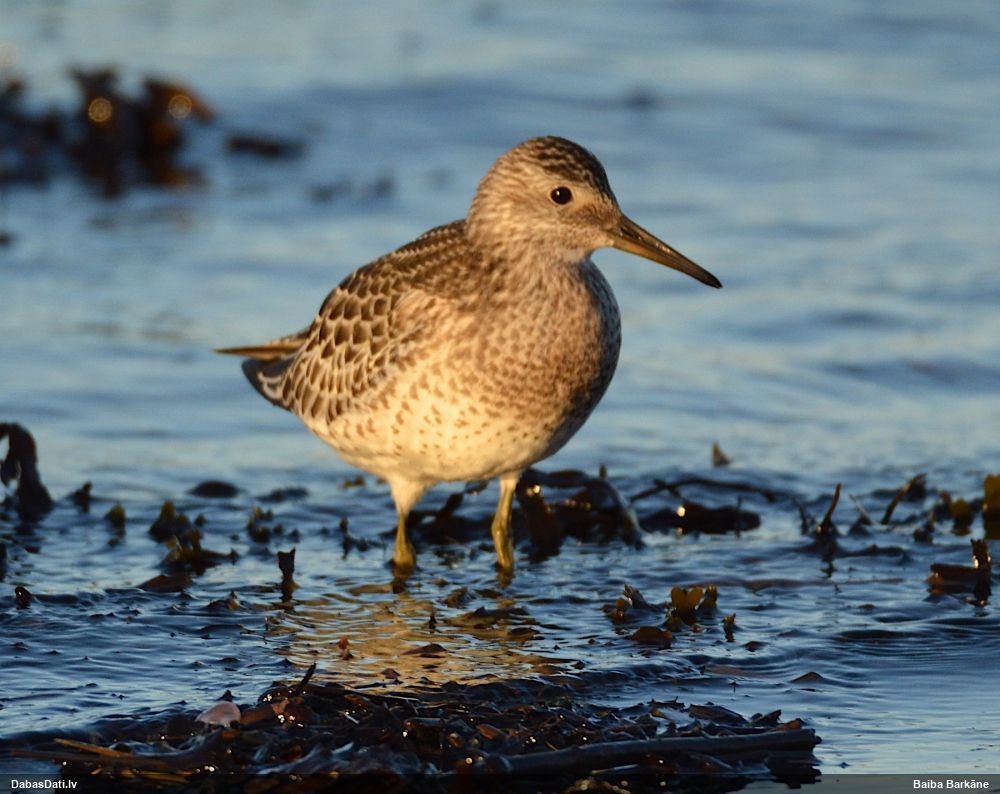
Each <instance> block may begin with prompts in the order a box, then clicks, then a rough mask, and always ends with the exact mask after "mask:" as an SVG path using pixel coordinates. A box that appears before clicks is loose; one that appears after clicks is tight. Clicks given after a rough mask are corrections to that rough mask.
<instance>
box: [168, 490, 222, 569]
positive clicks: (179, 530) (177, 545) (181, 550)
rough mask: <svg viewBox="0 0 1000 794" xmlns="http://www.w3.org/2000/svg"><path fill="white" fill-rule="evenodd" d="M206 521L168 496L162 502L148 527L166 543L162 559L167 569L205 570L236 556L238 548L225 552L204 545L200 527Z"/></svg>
mask: <svg viewBox="0 0 1000 794" xmlns="http://www.w3.org/2000/svg"><path fill="white" fill-rule="evenodd" d="M204 523H205V521H204V519H203V518H202V517H201V516H198V517H197V518H195V520H194V521H193V522H192V521H191V520H190V519H189V518H188V517H187V515H186V514H185V513H182V512H180V511H178V510H177V508H176V507H174V503H173V502H171V501H169V500H168V501H166V502H164V503H163V506H162V507H161V508H160V515H159V516H158V517H157V518H156V520H155V521H154V522H153V523H152V524H151V525H150V527H149V534H150V535H151V536H152V537H153V538H154V539H155V540H156V541H157V542H159V543H163V544H164V545H165V546H166V547H167V555H166V556H165V557H164V558H163V561H162V562H161V563H160V565H161V567H163V568H164V569H166V571H167V573H181V572H184V571H189V572H193V573H195V574H202V573H204V572H205V570H207V569H208V568H211V567H212V566H214V565H218V564H219V563H221V562H234V561H235V560H236V552H235V551H230V552H229V553H228V554H223V553H220V552H217V551H211V550H209V549H206V548H203V547H202V545H201V540H202V535H201V527H202V526H203V525H204Z"/></svg>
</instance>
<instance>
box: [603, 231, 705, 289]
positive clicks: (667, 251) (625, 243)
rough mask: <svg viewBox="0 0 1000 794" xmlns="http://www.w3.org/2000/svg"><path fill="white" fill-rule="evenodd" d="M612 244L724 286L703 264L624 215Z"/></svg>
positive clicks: (703, 280)
mask: <svg viewBox="0 0 1000 794" xmlns="http://www.w3.org/2000/svg"><path fill="white" fill-rule="evenodd" d="M611 245H613V246H614V247H615V248H617V249H618V250H620V251H628V252H629V253H630V254H635V255H636V256H641V257H643V258H644V259H649V260H651V261H653V262H658V263H659V264H661V265H666V266H667V267H671V268H673V269H674V270H679V271H680V272H681V273H686V274H687V275H689V276H691V278H696V279H698V281H700V282H701V283H702V284H708V286H710V287H716V288H718V287H721V286H722V282H721V281H719V279H717V278H716V277H715V276H713V275H712V274H711V273H709V272H708V271H707V270H705V268H703V267H702V266H701V265H697V264H695V263H694V262H692V261H691V260H690V259H688V258H687V257H686V256H684V254H682V253H680V252H679V251H675V250H674V249H673V248H671V247H670V246H669V245H667V244H666V243H665V242H663V241H662V240H659V239H657V238H656V237H653V235H651V234H650V233H649V232H647V231H646V230H645V229H643V228H642V227H641V226H640V225H639V224H638V223H636V222H635V221H633V220H629V219H628V218H626V217H625V216H624V215H623V216H622V219H621V223H620V224H619V226H618V228H617V229H615V230H614V231H612V232H611Z"/></svg>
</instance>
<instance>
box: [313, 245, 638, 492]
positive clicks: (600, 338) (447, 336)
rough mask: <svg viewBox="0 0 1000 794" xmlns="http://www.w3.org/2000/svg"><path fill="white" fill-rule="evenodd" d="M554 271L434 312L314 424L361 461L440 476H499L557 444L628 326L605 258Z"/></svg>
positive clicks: (576, 421) (606, 372)
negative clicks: (345, 404)
mask: <svg viewBox="0 0 1000 794" xmlns="http://www.w3.org/2000/svg"><path fill="white" fill-rule="evenodd" d="M545 275H546V276H548V278H544V279H543V278H540V277H539V278H534V279H530V278H529V279H522V280H521V282H520V283H519V284H518V285H517V286H516V288H512V286H511V285H510V284H507V285H504V286H503V287H502V288H499V289H497V288H494V289H489V290H486V291H485V292H484V293H483V294H481V295H480V296H478V298H477V300H475V301H472V302H470V303H469V305H468V306H467V307H466V308H465V309H464V310H463V311H458V312H456V311H454V307H450V309H451V310H449V311H446V312H445V311H442V313H441V316H438V317H428V318H427V320H428V323H429V325H430V327H431V328H432V329H433V330H432V332H431V333H429V334H428V335H427V336H426V337H425V338H424V339H422V340H421V341H420V342H419V343H417V344H416V345H415V346H414V348H413V350H412V351H411V354H410V356H409V357H408V361H407V362H406V363H405V365H403V366H401V367H400V368H399V369H397V370H396V372H395V373H394V375H393V377H392V378H391V379H390V380H389V381H387V382H386V383H384V384H381V387H380V388H379V389H378V390H377V392H378V393H377V394H376V393H375V392H374V391H373V393H372V400H370V401H367V405H365V406H364V410H363V411H359V412H357V413H355V412H350V413H349V414H348V415H346V416H344V417H342V418H341V419H339V420H338V421H337V422H334V423H332V424H330V425H329V427H328V428H323V429H322V430H321V429H317V428H313V429H314V431H316V432H317V433H318V434H319V435H320V436H321V437H323V438H324V439H325V440H326V441H327V442H328V443H330V444H331V445H332V446H333V447H334V448H335V449H336V450H337V451H338V452H339V453H340V455H341V456H342V457H343V458H344V459H345V460H347V461H348V462H349V463H351V464H353V465H356V466H359V467H361V468H364V469H367V470H368V471H372V472H375V473H376V474H380V475H381V476H385V477H391V476H393V475H394V474H400V473H404V474H405V475H406V476H408V477H410V478H420V479H426V480H428V481H437V480H477V479H488V478H492V477H494V476H497V475H499V474H501V473H504V472H507V471H514V470H519V469H522V468H524V467H526V466H528V465H531V464H532V463H535V462H536V461H538V460H541V459H543V458H545V457H547V456H549V455H551V454H553V453H554V452H556V451H557V450H558V449H559V448H560V447H562V446H563V444H565V443H566V442H567V441H568V440H569V439H570V438H571V437H572V436H573V434H574V433H576V431H577V430H579V429H580V427H581V426H582V425H583V423H584V422H585V421H586V419H587V417H588V416H589V415H590V412H591V411H592V410H593V408H594V406H596V405H597V403H598V401H599V400H600V399H601V397H602V396H603V395H604V392H605V390H606V389H607V387H608V384H609V383H610V382H611V378H612V376H613V374H614V371H615V367H616V365H617V362H618V351H619V347H620V343H621V326H620V317H619V312H618V305H617V303H616V301H615V298H614V295H613V294H612V292H611V288H610V286H609V285H608V283H607V281H606V280H605V279H604V277H603V276H602V275H601V273H600V271H598V270H597V268H596V267H595V266H594V265H593V264H591V263H589V262H587V263H584V264H582V265H580V266H578V267H576V268H573V269H569V268H567V269H566V270H565V271H562V270H559V271H557V272H556V273H555V274H553V273H551V272H549V273H547V274H545ZM553 276H554V277H553ZM324 431H325V432H324Z"/></svg>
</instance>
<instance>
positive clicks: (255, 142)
mask: <svg viewBox="0 0 1000 794" xmlns="http://www.w3.org/2000/svg"><path fill="white" fill-rule="evenodd" d="M226 148H227V149H228V150H229V151H230V152H232V153H233V154H252V155H256V156H257V157H264V158H266V159H268V160H284V159H289V158H294V157H300V156H301V155H302V152H303V151H304V150H305V145H304V144H303V142H302V141H295V140H290V139H288V138H278V137H275V136H271V135H262V134H260V133H255V132H234V133H232V134H230V135H228V136H227V137H226Z"/></svg>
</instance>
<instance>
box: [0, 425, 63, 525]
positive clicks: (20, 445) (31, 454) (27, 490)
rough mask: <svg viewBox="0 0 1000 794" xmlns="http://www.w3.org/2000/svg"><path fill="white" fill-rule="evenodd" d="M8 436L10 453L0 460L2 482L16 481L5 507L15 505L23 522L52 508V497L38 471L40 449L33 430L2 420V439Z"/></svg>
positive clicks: (5, 499)
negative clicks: (29, 430)
mask: <svg viewBox="0 0 1000 794" xmlns="http://www.w3.org/2000/svg"><path fill="white" fill-rule="evenodd" d="M5 438H6V439H7V455H6V457H5V458H4V459H3V462H2V463H0V482H2V483H3V484H4V485H9V484H10V483H11V482H12V481H14V480H17V490H15V491H14V496H13V499H12V501H10V502H9V501H8V498H9V497H4V501H3V506H4V507H5V508H10V507H13V508H14V509H15V510H16V511H17V514H18V516H20V517H21V519H22V520H24V521H36V520H38V519H39V518H41V517H42V516H44V515H45V514H46V513H48V512H49V511H50V510H51V509H52V497H51V496H50V495H49V491H48V489H47V488H46V487H45V486H44V485H43V484H42V478H41V476H40V475H39V473H38V449H37V447H36V446H35V439H34V438H33V437H32V435H31V433H29V432H28V431H27V429H25V428H24V427H22V426H21V425H19V424H17V423H15V422H0V441H3V440H4V439H5Z"/></svg>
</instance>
